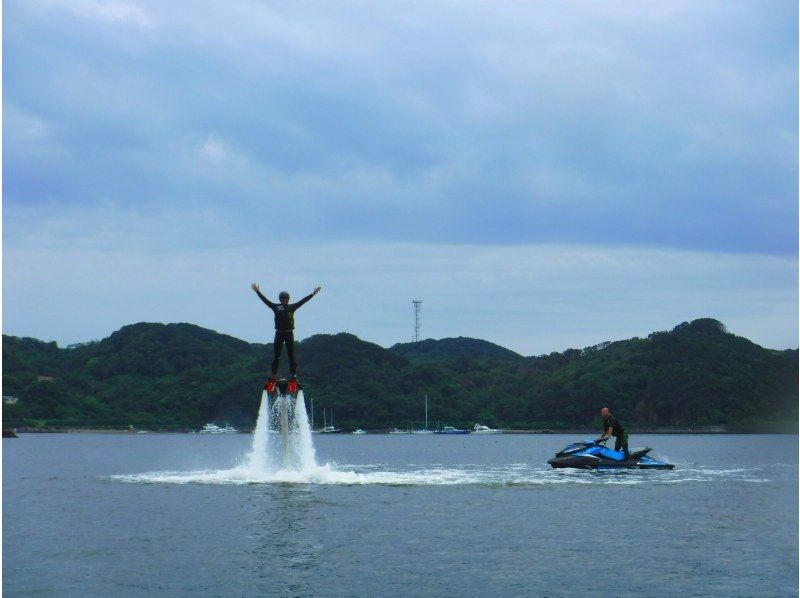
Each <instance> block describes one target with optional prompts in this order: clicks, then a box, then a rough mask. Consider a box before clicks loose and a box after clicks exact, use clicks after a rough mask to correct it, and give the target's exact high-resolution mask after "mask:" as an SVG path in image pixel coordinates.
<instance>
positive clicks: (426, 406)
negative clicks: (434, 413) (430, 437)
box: [411, 395, 433, 434]
mask: <svg viewBox="0 0 800 598" xmlns="http://www.w3.org/2000/svg"><path fill="white" fill-rule="evenodd" d="M411 433H412V434H433V430H429V429H428V395H425V429H423V430H411Z"/></svg>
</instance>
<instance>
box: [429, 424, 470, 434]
mask: <svg viewBox="0 0 800 598" xmlns="http://www.w3.org/2000/svg"><path fill="white" fill-rule="evenodd" d="M434 434H469V430H459V429H458V428H454V427H453V426H445V427H444V428H442V429H441V430H435V431H434Z"/></svg>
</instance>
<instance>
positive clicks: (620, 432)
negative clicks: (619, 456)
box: [600, 407, 631, 461]
mask: <svg viewBox="0 0 800 598" xmlns="http://www.w3.org/2000/svg"><path fill="white" fill-rule="evenodd" d="M600 415H601V416H602V417H603V435H602V436H601V437H600V440H607V439H608V438H609V437H610V436H613V437H614V438H616V439H617V441H616V442H615V443H614V450H615V451H618V450H620V449H622V452H623V453H624V454H625V460H626V461H627V460H628V459H630V457H631V454H630V452H628V433H627V432H626V431H625V428H624V427H623V426H622V424H621V423H620V421H619V420H618V419H617V418H616V417H614V416H613V415H611V411H609V409H608V407H603V408H602V409H601V410H600Z"/></svg>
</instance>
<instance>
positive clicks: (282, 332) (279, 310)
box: [250, 282, 322, 388]
mask: <svg viewBox="0 0 800 598" xmlns="http://www.w3.org/2000/svg"><path fill="white" fill-rule="evenodd" d="M250 288H251V289H253V290H254V291H255V292H256V295H258V297H259V298H260V299H261V300H262V301H263V302H264V303H266V304H267V307H269V308H270V309H271V310H272V311H273V312H275V343H274V351H275V354H274V357H273V359H272V374H271V375H270V378H269V381H268V382H267V385H269V384H270V383H272V386H273V387H274V384H275V376H276V374H277V373H278V363H279V361H280V358H281V348H282V347H283V345H284V343H285V344H286V354H287V355H288V356H289V370H290V371H291V373H292V382H294V387H295V388H296V387H297V383H296V382H295V378H296V376H297V362H296V361H295V360H294V312H295V311H297V310H298V309H299V308H300V306H301V305H303V304H304V303H305V302H306V301H308V300H309V299H311V298H312V297H313V296H314V295H316V294H317V293H319V291H320V289H321V288H322V287H317V288H315V289H314V292H313V293H311V294H310V295H307V296H305V297H303V298H302V299H300V301H298V302H297V303H289V293H287V292H286V291H281V293H280V295H278V300H279V301H280V303H273V302H272V301H270V300H269V299H267V298H266V297H264V295H262V294H261V289H260V288H259V286H258V284H257V283H255V282H254V283H253V284H252V285H250Z"/></svg>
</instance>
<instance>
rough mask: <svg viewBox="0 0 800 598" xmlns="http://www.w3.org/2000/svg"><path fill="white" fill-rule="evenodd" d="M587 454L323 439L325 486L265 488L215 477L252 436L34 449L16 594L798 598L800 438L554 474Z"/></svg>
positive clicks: (117, 440)
mask: <svg viewBox="0 0 800 598" xmlns="http://www.w3.org/2000/svg"><path fill="white" fill-rule="evenodd" d="M580 439H581V438H576V437H575V436H561V435H555V434H554V435H541V436H533V435H531V436H513V435H507V436H483V437H479V436H454V437H441V436H389V435H366V436H351V435H345V436H315V437H314V442H315V445H316V450H317V462H318V463H321V464H324V463H329V464H330V468H322V469H321V470H320V472H319V473H318V474H317V475H315V476H314V481H313V482H311V483H308V482H306V483H251V482H248V481H247V480H241V479H236V478H235V477H231V476H226V475H221V474H220V471H222V472H224V471H227V470H230V468H233V467H234V466H236V465H237V463H239V462H240V461H241V459H242V458H243V456H244V455H246V454H247V453H248V451H249V445H250V438H249V437H248V436H246V435H219V436H207V435H160V434H146V435H127V434H126V435H112V434H108V435H105V434H85V435H84V434H49V435H44V434H43V435H33V434H28V435H22V436H21V437H20V438H19V439H10V440H9V439H7V440H3V590H4V592H6V593H7V595H9V596H24V595H59V596H60V595H73V596H79V595H80V596H86V595H90V596H101V595H104V596H108V595H112V596H126V595H132V596H134V595H146V594H159V595H186V596H189V595H193V596H198V595H200V596H271V595H278V596H296V595H299V596H303V595H315V596H340V595H351V596H352V595H355V596H376V595H380V596H400V595H415V596H447V595H455V594H466V595H471V596H479V595H481V596H485V595H500V596H518V595H543V596H569V595H575V596H584V595H598V596H600V595H603V596H608V595H634V594H640V595H714V596H787V595H797V579H798V537H797V529H798V518H797V509H798V507H797V505H798V490H797V489H798V475H797V474H798V462H797V455H798V445H797V437H796V436H644V435H639V436H636V435H633V436H632V437H631V447H632V448H633V447H639V446H643V445H647V446H652V447H654V455H655V456H657V457H660V458H664V459H666V460H669V461H671V462H673V463H675V464H676V470H675V471H673V472H664V471H649V472H646V471H641V472H640V471H636V472H600V473H596V472H595V473H593V472H567V471H563V470H560V471H555V470H551V469H549V468H548V466H547V464H546V461H547V459H548V458H550V457H551V456H552V454H553V453H554V452H555V450H556V449H558V448H561V447H563V446H564V445H566V444H567V443H568V442H570V441H573V440H580ZM165 472H167V473H165Z"/></svg>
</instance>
